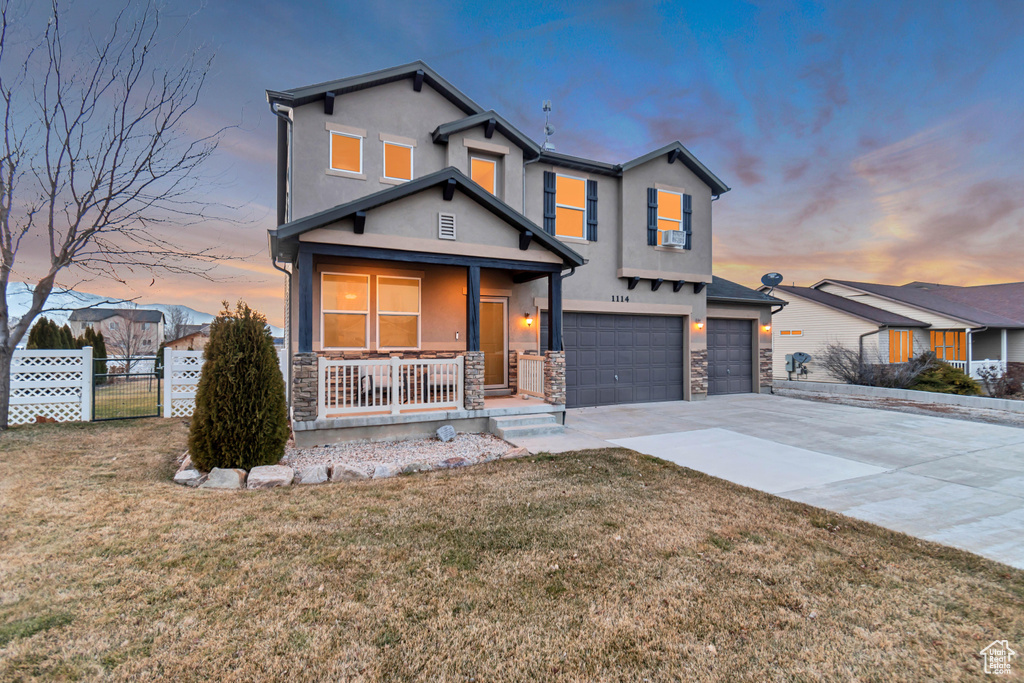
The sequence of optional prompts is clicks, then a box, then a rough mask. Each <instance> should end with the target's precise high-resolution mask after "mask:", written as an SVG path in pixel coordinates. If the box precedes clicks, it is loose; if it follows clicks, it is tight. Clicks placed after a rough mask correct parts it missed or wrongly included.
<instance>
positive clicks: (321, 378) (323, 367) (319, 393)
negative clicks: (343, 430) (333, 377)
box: [316, 356, 337, 420]
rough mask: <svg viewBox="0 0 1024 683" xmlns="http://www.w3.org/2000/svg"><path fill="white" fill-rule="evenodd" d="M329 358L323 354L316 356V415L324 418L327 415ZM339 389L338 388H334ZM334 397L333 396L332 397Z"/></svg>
mask: <svg viewBox="0 0 1024 683" xmlns="http://www.w3.org/2000/svg"><path fill="white" fill-rule="evenodd" d="M327 390H328V387H327V359H326V358H324V357H323V356H317V358H316V417H317V419H318V420H322V419H324V417H325V416H326V415H327ZM334 390H335V391H337V388H336V387H335V389H334ZM332 398H333V397H332ZM335 403H337V400H336V399H335Z"/></svg>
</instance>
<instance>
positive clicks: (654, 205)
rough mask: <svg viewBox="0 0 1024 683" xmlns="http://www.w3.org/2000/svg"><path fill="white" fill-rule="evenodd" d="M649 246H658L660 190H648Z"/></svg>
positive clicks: (649, 188)
mask: <svg viewBox="0 0 1024 683" xmlns="http://www.w3.org/2000/svg"><path fill="white" fill-rule="evenodd" d="M647 244H649V245H651V246H652V247H654V246H657V244H658V190H656V189H655V188H653V187H648V188H647Z"/></svg>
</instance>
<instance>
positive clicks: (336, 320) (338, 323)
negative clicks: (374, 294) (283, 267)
mask: <svg viewBox="0 0 1024 683" xmlns="http://www.w3.org/2000/svg"><path fill="white" fill-rule="evenodd" d="M320 308H321V311H322V312H321V318H320V334H321V341H322V343H323V346H324V348H329V349H365V348H366V338H367V336H368V329H369V319H370V277H369V276H368V275H349V274H346V273H324V274H323V275H322V276H321V278H320Z"/></svg>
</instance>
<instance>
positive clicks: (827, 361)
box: [816, 343, 937, 389]
mask: <svg viewBox="0 0 1024 683" xmlns="http://www.w3.org/2000/svg"><path fill="white" fill-rule="evenodd" d="M816 359H817V361H818V363H819V364H820V365H821V368H822V369H823V370H824V371H825V372H827V373H828V374H830V375H832V376H833V377H834V378H836V379H838V380H840V381H842V382H845V383H847V384H860V385H863V386H870V387H889V388H893V389H906V388H908V387H910V386H912V385H913V384H914V382H915V381H917V379H918V378H919V377H920V376H921V375H922V374H924V373H925V372H927V371H928V370H931V369H933V368H934V367H936V364H937V361H936V360H935V354H934V353H932V352H930V351H928V352H925V353H922V354H920V355H918V356H914V357H912V358H910V359H909V360H907V361H906V362H903V363H889V362H887V361H886V360H884V359H883V358H881V356H878V357H876V358H875V359H874V362H871V361H870V360H868V359H866V358H865V357H864V354H863V352H861V351H854V350H853V349H850V348H848V347H846V346H843V345H842V344H839V343H831V344H828V345H827V346H825V347H824V348H823V349H821V351H819V352H818V353H817V354H816Z"/></svg>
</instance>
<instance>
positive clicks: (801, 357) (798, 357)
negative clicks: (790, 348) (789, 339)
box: [793, 351, 811, 364]
mask: <svg viewBox="0 0 1024 683" xmlns="http://www.w3.org/2000/svg"><path fill="white" fill-rule="evenodd" d="M793 360H795V361H796V362H797V363H801V364H803V363H806V362H808V361H810V360H811V354H809V353H804V352H803V351H797V352H796V353H794V354H793Z"/></svg>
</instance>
